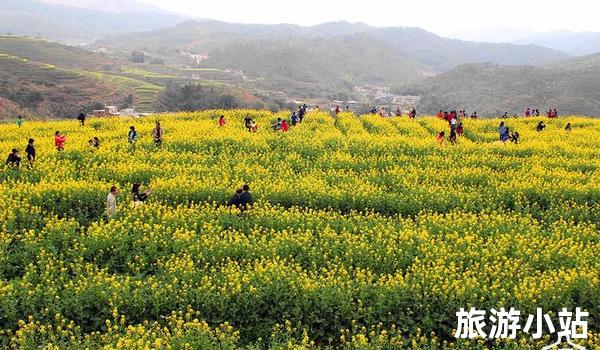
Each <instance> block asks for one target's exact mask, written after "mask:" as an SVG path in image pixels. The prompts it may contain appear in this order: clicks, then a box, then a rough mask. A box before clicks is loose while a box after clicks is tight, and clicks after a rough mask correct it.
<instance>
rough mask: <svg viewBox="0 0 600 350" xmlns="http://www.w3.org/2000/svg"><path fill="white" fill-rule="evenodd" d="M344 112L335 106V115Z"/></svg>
mask: <svg viewBox="0 0 600 350" xmlns="http://www.w3.org/2000/svg"><path fill="white" fill-rule="evenodd" d="M341 112H342V109H341V108H340V106H335V115H338V114H340V113H341Z"/></svg>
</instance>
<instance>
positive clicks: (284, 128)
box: [281, 119, 290, 132]
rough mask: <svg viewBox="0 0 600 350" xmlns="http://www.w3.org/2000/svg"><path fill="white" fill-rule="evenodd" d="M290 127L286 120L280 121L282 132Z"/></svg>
mask: <svg viewBox="0 0 600 350" xmlns="http://www.w3.org/2000/svg"><path fill="white" fill-rule="evenodd" d="M289 129H290V125H289V124H288V122H287V120H285V119H284V120H283V121H282V122H281V131H282V132H288V130H289Z"/></svg>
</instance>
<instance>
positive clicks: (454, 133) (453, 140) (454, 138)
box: [448, 129, 457, 145]
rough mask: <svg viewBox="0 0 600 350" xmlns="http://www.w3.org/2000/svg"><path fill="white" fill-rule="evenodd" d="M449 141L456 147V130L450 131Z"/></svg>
mask: <svg viewBox="0 0 600 350" xmlns="http://www.w3.org/2000/svg"><path fill="white" fill-rule="evenodd" d="M448 140H449V141H450V143H451V144H453V145H455V144H456V141H457V139H456V129H450V137H448Z"/></svg>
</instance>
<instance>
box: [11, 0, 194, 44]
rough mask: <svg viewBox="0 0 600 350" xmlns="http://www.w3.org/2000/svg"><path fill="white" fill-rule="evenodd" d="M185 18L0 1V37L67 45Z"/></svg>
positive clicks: (33, 1) (18, 0)
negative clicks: (35, 37)
mask: <svg viewBox="0 0 600 350" xmlns="http://www.w3.org/2000/svg"><path fill="white" fill-rule="evenodd" d="M184 19H185V18H184V17H182V16H179V15H173V14H168V13H143V12H142V13H136V12H127V13H111V12H105V11H99V10H94V9H85V8H78V7H70V6H63V5H54V4H47V3H45V2H41V1H37V0H2V1H0V34H6V33H9V34H21V35H30V36H39V37H42V38H45V39H50V40H55V41H59V42H62V43H68V44H82V43H89V42H92V41H94V40H96V39H100V38H102V37H105V36H107V35H116V34H123V33H129V32H136V31H144V30H153V29H158V28H166V27H170V26H173V25H175V24H177V23H179V22H181V21H183V20H184Z"/></svg>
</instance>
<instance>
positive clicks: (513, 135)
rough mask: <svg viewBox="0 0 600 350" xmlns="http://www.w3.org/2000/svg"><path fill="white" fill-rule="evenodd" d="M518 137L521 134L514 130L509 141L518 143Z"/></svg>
mask: <svg viewBox="0 0 600 350" xmlns="http://www.w3.org/2000/svg"><path fill="white" fill-rule="evenodd" d="M520 137H521V136H520V135H519V132H518V131H516V130H515V131H513V132H512V133H511V134H510V142H512V143H514V144H515V145H516V144H518V143H519V139H520Z"/></svg>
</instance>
